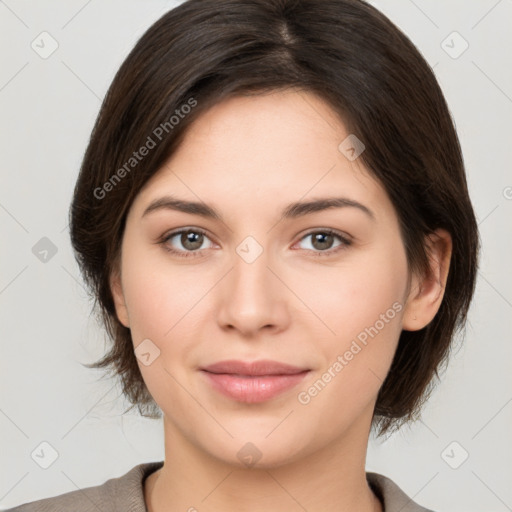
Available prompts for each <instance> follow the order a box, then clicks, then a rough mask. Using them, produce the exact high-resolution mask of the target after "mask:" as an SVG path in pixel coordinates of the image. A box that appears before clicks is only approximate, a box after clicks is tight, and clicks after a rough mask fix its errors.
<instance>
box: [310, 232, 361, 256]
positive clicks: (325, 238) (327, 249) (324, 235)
mask: <svg viewBox="0 0 512 512" xmlns="http://www.w3.org/2000/svg"><path fill="white" fill-rule="evenodd" d="M308 238H310V239H311V242H310V243H309V244H308V245H309V246H310V247H306V250H313V252H314V253H316V254H315V256H331V255H332V254H334V253H337V252H338V251H340V250H344V249H346V248H347V247H348V246H350V245H351V243H352V242H351V240H349V239H348V237H346V236H344V235H342V234H341V233H338V232H337V231H334V230H332V229H321V230H316V231H311V232H310V233H308V234H306V235H305V236H303V237H302V238H301V241H302V240H307V239H308ZM336 239H338V240H339V243H338V245H334V249H333V243H334V241H335V240H336Z"/></svg>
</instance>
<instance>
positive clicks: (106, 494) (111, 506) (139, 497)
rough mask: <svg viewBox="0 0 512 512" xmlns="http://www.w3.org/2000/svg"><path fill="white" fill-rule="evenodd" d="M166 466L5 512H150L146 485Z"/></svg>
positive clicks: (149, 466) (151, 465)
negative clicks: (147, 478) (146, 481)
mask: <svg viewBox="0 0 512 512" xmlns="http://www.w3.org/2000/svg"><path fill="white" fill-rule="evenodd" d="M162 465H163V461H161V462H147V463H144V464H139V465H137V466H135V467H133V468H132V469H131V470H130V471H128V472H127V473H125V474H124V475H121V476H119V477H116V478H111V479H110V480H107V481H106V482H105V483H103V484H101V485H97V486H94V487H86V488H84V489H78V490H76V491H71V492H67V493H65V494H61V495H59V496H55V497H53V498H45V499H42V500H37V501H31V502H29V503H24V504H22V505H19V506H17V507H14V508H11V509H8V510H6V511H5V512H98V510H101V511H102V512H120V511H123V512H124V511H130V512H146V506H145V502H144V486H143V482H144V480H145V478H146V477H147V476H148V475H149V474H150V473H152V472H153V471H156V470H157V469H159V468H160V467H162Z"/></svg>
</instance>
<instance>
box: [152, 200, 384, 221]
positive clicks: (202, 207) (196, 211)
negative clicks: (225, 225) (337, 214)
mask: <svg viewBox="0 0 512 512" xmlns="http://www.w3.org/2000/svg"><path fill="white" fill-rule="evenodd" d="M346 207H350V208H357V209H359V210H361V211H362V212H364V213H365V214H366V215H368V217H370V218H371V219H372V220H375V214H374V213H373V212H372V211H371V210H370V209H369V208H368V207H367V206H365V205H363V204H361V203H359V202H357V201H354V200H352V199H348V198H346V197H326V198H320V199H314V200H311V201H303V202H300V201H298V202H295V203H291V204H289V205H288V206H286V207H285V208H284V209H283V211H282V212H281V220H285V219H294V218H297V217H302V216H305V215H308V214H311V213H315V212H320V211H323V210H327V209H330V208H346ZM159 210H175V211H179V212H183V213H189V214H192V215H200V216H201V217H205V218H209V219H217V220H221V221H222V220H223V219H222V215H221V214H220V213H219V212H218V211H217V210H216V209H215V208H213V207H212V206H209V205H207V204H206V203H203V202H197V201H186V200H184V199H178V198H176V197H172V196H164V197H160V198H158V199H155V200H154V201H152V202H151V203H150V204H149V206H148V207H147V208H146V209H145V210H144V213H143V214H142V217H145V216H146V215H148V214H149V213H151V212H155V211H159Z"/></svg>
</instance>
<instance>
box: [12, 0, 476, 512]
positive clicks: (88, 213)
mask: <svg viewBox="0 0 512 512" xmlns="http://www.w3.org/2000/svg"><path fill="white" fill-rule="evenodd" d="M70 227H71V238H72V243H73V247H74V249H75V251H76V255H77V259H78V262H79V264H80V266H81V269H82V271H83V275H84V278H85V279H86V281H87V283H88V285H89V286H90V287H91V290H92V292H93V294H94V296H95V297H96V299H97V303H98V305H99V308H100V309H99V310H100V311H101V313H102V315H103V319H104V321H105V326H106V328H107V330H108V332H109V334H110V335H111V337H112V340H113V345H112V350H111V351H110V352H109V353H108V354H107V355H106V356H105V357H104V358H103V359H102V360H101V361H99V362H98V363H96V365H94V366H95V367H100V368H101V367H107V368H110V369H111V370H112V371H113V372H114V373H115V374H117V375H118V376H119V378H120V380H121V382H122V384H123V390H124V393H125V395H126V397H127V398H128V399H129V400H130V401H131V402H132V404H133V406H137V407H138V408H139V410H140V411H141V412H142V413H143V414H148V415H150V416H152V417H159V415H160V411H161V412H162V413H163V414H162V416H163V423H164V433H165V460H164V461H158V462H153V463H146V464H140V465H138V466H136V467H134V468H133V469H132V470H131V471H129V472H128V473H127V474H125V475H123V476H122V477H119V478H116V479H112V480H109V481H107V482H105V483H104V484H103V485H100V486H96V487H91V488H88V489H82V490H80V491H75V492H71V493H66V494H64V495H61V496H58V497H55V498H48V499H46V500H40V501H38V502H32V503H30V504H25V505H21V506H20V507H17V508H15V509H13V510H19V511H30V510H68V509H72V510H75V511H85V510H95V509H98V508H99V509H100V510H102V511H108V510H131V511H140V512H143V511H144V510H148V511H149V512H164V511H165V512H171V511H172V512H174V511H178V510H189V511H193V510H198V511H203V510H204V511H207V510H209V511H218V510H222V511H229V510H250V511H259V510H266V511H267V512H268V511H273V510H308V511H309V512H313V511H316V510H318V511H320V510H322V511H327V510H333V511H334V510H351V511H355V512H369V511H392V510H396V511H398V510H402V511H403V512H405V511H424V510H426V509H425V508H423V507H421V506H420V505H418V504H416V503H415V502H414V501H412V500H411V499H410V498H408V497H407V496H406V495H405V493H404V492H403V491H401V490H400V488H399V487H398V486H397V485H396V484H395V483H394V482H392V481H391V480H390V479H388V478H386V477H384V476H382V475H378V474H375V473H366V472H365V456H366V449H367V443H368V436H369V433H370V429H371V428H372V427H373V428H375V429H376V430H377V431H378V432H379V433H380V434H383V433H385V432H388V431H391V429H395V428H398V427H399V426H400V425H401V424H402V423H404V422H406V421H409V420H412V419H414V418H415V417H416V416H417V414H418V412H419V409H420V406H421V404H422V403H423V401H424V400H425V398H426V396H427V393H428V390H429V389H430V386H431V384H432V379H433V377H434V375H435V373H436V370H437V369H438V367H439V365H440V364H441V363H442V362H444V361H445V359H446V356H447V353H448V350H449V347H450V344H451V341H452V338H453V336H454V333H455V332H456V330H457V329H458V328H460V327H462V326H463V325H464V322H465V319H466V314H467V310H468V307H469V304H470V301H471V298H472V295H473V291H474V285H475V275H476V268H477V252H478V232H477V227H476V222H475V216H474V213H473V209H472V205H471V202H470V199H469V196H468V191H467V186H466V179H465V172H464V166H463V160H462V156H461V150H460V146H459V142H458V138H457V134H456V132H455V129H454V125H453V122H452V120H451V117H450V113H449V110H448V107H447V105H446V102H445V100H444V97H443V95H442V92H441V90H440V88H439V86H438V84H437V82H436V79H435V77H434V75H433V73H432V71H431V69H430V67H429V66H428V64H427V63H426V62H425V60H424V59H423V57H421V55H420V54H419V53H418V51H417V50H416V48H415V47H414V46H413V44H412V43H411V42H410V41H409V40H408V39H407V38H406V37H405V36H404V35H403V34H402V33H401V32H400V31H399V30H398V29H397V28H396V27H395V26H394V25H393V24H392V23H391V22H390V21H389V20H388V19H387V18H386V17H385V16H383V15H382V14H381V13H380V12H378V11H377V10H376V9H374V8H373V7H371V6H370V5H368V4H366V3H364V2H362V1H360V0H251V1H244V0H226V1H218V0H217V1H214V0H188V1H186V2H184V3H183V4H181V5H179V6H178V7H177V8H175V9H173V10H172V11H170V12H168V13H167V14H165V15H164V16H163V17H162V18H161V19H160V20H158V21H157V22H156V23H155V24H154V25H153V26H152V27H150V28H149V30H148V31H147V32H146V33H145V34H144V36H143V37H142V38H141V39H140V40H139V42H138V43H137V45H136V46H135V48H134V49H133V50H132V52H131V53H130V55H129V56H128V57H127V59H126V60H125V62H124V63H123V65H122V66H121V68H120V69H119V71H118V73H117V75H116V77H115V79H114V81H113V83H112V85H111V87H110V89H109V91H108V93H107V96H106V98H105V100H104V103H103V105H102V108H101V111H100V113H99V116H98V119H97V122H96V125H95V127H94V130H93V133H92V136H91V140H90V142H89V146H88V149H87V151H86V154H85V156H84V161H83V164H82V167H81V171H80V175H79V178H78V181H77V184H76V188H75V194H74V198H73V202H72V205H71V211H70Z"/></svg>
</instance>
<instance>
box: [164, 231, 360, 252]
mask: <svg viewBox="0 0 512 512" xmlns="http://www.w3.org/2000/svg"><path fill="white" fill-rule="evenodd" d="M190 232H191V233H196V234H201V235H204V236H206V237H208V235H207V233H206V231H204V230H202V229H200V228H187V229H179V230H177V231H173V232H171V233H168V234H165V235H164V236H163V237H162V238H161V239H160V240H159V241H158V242H157V243H158V244H160V245H162V246H163V248H164V250H166V251H167V252H169V253H171V254H173V255H175V256H178V257H179V258H191V257H192V258H193V257H200V256H201V251H202V250H195V251H178V250H176V249H172V248H170V247H169V246H168V245H167V242H168V241H169V240H171V239H172V238H174V237H175V236H176V235H181V234H182V233H190ZM318 233H321V234H324V235H333V236H334V237H336V238H338V239H339V240H340V241H341V244H340V245H339V246H338V247H335V248H334V249H328V250H326V251H312V252H313V254H314V255H315V257H317V256H318V257H320V258H321V257H326V256H332V255H333V254H337V253H338V252H340V251H343V250H345V249H347V247H349V246H350V245H352V241H351V240H349V239H348V238H347V237H346V236H343V235H342V234H341V233H339V232H338V231H335V230H333V229H328V228H327V229H317V230H314V231H310V232H309V233H306V234H305V235H304V236H303V237H302V238H301V239H300V240H299V241H301V240H303V239H305V238H307V237H308V236H311V235H315V234H318ZM304 250H306V251H307V250H308V249H304Z"/></svg>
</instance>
